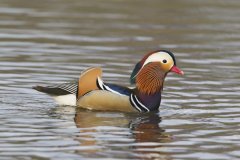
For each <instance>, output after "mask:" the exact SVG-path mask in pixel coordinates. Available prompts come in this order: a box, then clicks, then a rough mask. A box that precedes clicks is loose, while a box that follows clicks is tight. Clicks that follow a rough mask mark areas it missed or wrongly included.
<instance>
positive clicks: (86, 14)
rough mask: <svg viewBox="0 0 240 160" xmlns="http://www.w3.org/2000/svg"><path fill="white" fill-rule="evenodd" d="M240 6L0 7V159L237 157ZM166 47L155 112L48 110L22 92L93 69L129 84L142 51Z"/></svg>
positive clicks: (6, 1) (231, 0)
mask: <svg viewBox="0 0 240 160" xmlns="http://www.w3.org/2000/svg"><path fill="white" fill-rule="evenodd" d="M239 8H240V2H239V1H237V0H228V1H226V0H218V1H207V0H202V1H189V0H181V1H177V0H173V1H169V2H168V1H163V0H161V1H157V0H148V1H144V0H138V1H125V0H108V1H107V0H91V1H79V0H68V1H64V0H58V1H55V0H53V1H50V0H43V1H28V0H21V1H19V0H2V1H1V2H0V76H1V79H0V102H1V105H0V124H1V125H0V157H1V158H0V159H57V160H59V159H87V158H89V159H95V158H102V159H107V158H109V159H113V158H115V159H164V160H196V159H211V160H215V159H216V160H220V159H221V160H222V159H224V160H225V159H231V160H233V159H240V100H239V95H240V87H239V86H240V81H239V79H240V72H239V67H240V63H239V61H240V32H239V31H240V18H239V15H240V10H239ZM159 48H161V49H169V50H171V51H172V52H174V53H175V55H176V57H177V61H178V66H179V67H180V68H182V69H183V70H184V71H185V73H186V75H185V76H184V77H179V76H177V75H174V74H170V75H169V76H168V78H167V82H166V83H165V88H164V94H163V102H162V106H161V110H160V112H159V113H148V114H129V113H128V114H126V113H118V112H93V111H85V110H81V109H75V108H74V107H69V106H57V105H56V104H55V103H54V101H53V100H52V99H51V98H50V97H48V96H47V95H45V94H41V93H39V92H36V91H34V90H32V89H31V87H32V86H34V85H37V84H42V85H45V84H54V83H58V82H66V81H69V80H72V79H74V78H77V77H78V76H79V73H80V72H81V71H82V70H84V69H86V68H88V67H92V66H101V67H102V68H103V69H104V80H105V81H108V82H114V83H119V84H123V85H129V75H130V72H131V70H132V68H133V66H134V64H135V63H136V62H137V61H138V60H139V59H140V58H141V57H142V56H143V55H144V54H145V53H146V52H148V51H152V50H155V49H159Z"/></svg>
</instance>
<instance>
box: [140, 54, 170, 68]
mask: <svg viewBox="0 0 240 160" xmlns="http://www.w3.org/2000/svg"><path fill="white" fill-rule="evenodd" d="M164 59H165V60H167V62H170V61H173V59H172V57H171V56H170V55H169V54H168V53H166V52H157V53H154V54H152V55H151V56H149V57H148V58H147V59H146V61H145V62H144V64H143V66H145V65H146V64H148V63H150V62H162V61H163V60H164Z"/></svg>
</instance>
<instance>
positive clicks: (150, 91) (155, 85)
mask: <svg viewBox="0 0 240 160" xmlns="http://www.w3.org/2000/svg"><path fill="white" fill-rule="evenodd" d="M165 77H166V73H165V72H163V71H162V70H161V68H160V65H159V63H157V62H155V63H151V64H148V65H146V66H145V67H143V68H142V69H141V70H140V71H139V73H138V75H137V77H136V87H137V90H138V92H139V93H141V94H145V95H154V94H156V93H159V92H161V91H162V89H163V83H164V79H165Z"/></svg>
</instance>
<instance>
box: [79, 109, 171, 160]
mask: <svg viewBox="0 0 240 160" xmlns="http://www.w3.org/2000/svg"><path fill="white" fill-rule="evenodd" d="M74 120H75V123H76V126H77V127H78V128H80V133H79V135H78V136H77V137H76V139H77V140H79V142H80V144H81V146H85V147H87V148H88V147H89V150H85V151H86V152H85V153H84V154H86V155H88V156H90V157H91V156H92V157H96V156H97V157H101V156H108V155H113V157H115V158H134V157H135V158H136V157H139V158H144V159H148V158H162V157H165V155H164V154H163V155H162V154H161V152H160V151H161V147H162V143H164V142H168V141H170V140H171V136H170V135H169V134H167V133H165V131H164V129H162V128H161V127H160V122H161V117H160V116H159V114H157V113H149V114H144V115H140V114H126V113H122V114H119V113H102V112H86V111H83V110H78V111H77V113H76V115H75V118H74ZM93 146H95V147H93ZM97 146H98V147H97ZM99 146H102V147H99ZM103 146H104V147H103Z"/></svg>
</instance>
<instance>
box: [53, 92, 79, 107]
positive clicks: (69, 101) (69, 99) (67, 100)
mask: <svg viewBox="0 0 240 160" xmlns="http://www.w3.org/2000/svg"><path fill="white" fill-rule="evenodd" d="M53 98H54V100H55V101H56V102H57V103H58V104H59V105H69V106H76V95H74V94H67V95H63V96H53Z"/></svg>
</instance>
